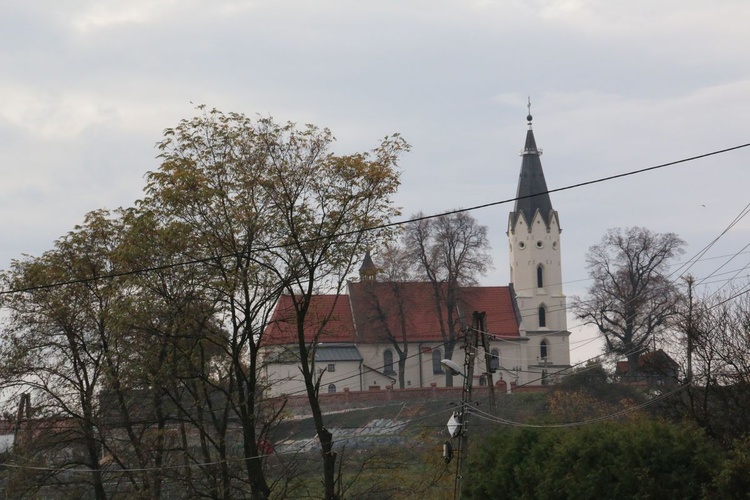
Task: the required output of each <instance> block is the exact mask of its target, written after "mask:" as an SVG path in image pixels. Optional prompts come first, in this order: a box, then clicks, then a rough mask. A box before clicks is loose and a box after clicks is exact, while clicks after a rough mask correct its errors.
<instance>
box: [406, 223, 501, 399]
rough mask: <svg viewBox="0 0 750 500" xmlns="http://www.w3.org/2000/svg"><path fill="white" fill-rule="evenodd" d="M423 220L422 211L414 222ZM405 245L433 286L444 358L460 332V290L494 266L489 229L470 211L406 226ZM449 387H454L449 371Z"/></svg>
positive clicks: (416, 266) (451, 348)
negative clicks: (478, 221) (488, 237)
mask: <svg viewBox="0 0 750 500" xmlns="http://www.w3.org/2000/svg"><path fill="white" fill-rule="evenodd" d="M422 217H424V214H422V213H421V212H420V213H418V214H416V215H414V216H413V217H412V218H413V219H420V218H422ZM403 242H404V246H405V247H406V248H407V250H408V251H409V252H410V254H411V255H413V259H414V265H415V269H416V274H417V276H418V277H421V278H424V279H426V280H427V281H429V282H430V284H431V285H432V292H433V300H434V303H435V311H436V313H437V317H438V321H439V323H440V332H441V335H442V339H443V341H444V342H445V357H446V358H447V359H452V358H453V350H454V348H455V345H456V340H457V338H458V332H459V331H460V330H461V321H462V317H461V314H462V312H461V311H459V309H458V307H459V303H460V299H461V287H462V286H470V285H474V284H476V282H477V279H478V277H479V276H482V275H484V274H485V273H486V272H487V271H488V270H489V269H490V268H491V267H492V257H491V256H490V253H489V241H488V240H487V227H486V226H482V225H479V224H478V223H477V221H476V219H474V218H473V217H472V216H471V215H470V214H468V213H467V212H459V213H454V214H449V215H442V216H440V217H436V218H433V219H422V220H417V221H416V222H413V223H411V224H409V225H407V227H406V233H405V236H404V239H403ZM445 382H446V385H448V386H452V385H453V376H452V375H451V373H450V371H447V372H446V374H445Z"/></svg>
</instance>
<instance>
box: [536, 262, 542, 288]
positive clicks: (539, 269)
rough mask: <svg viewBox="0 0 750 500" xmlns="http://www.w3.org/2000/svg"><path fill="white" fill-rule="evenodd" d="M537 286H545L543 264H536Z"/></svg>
mask: <svg viewBox="0 0 750 500" xmlns="http://www.w3.org/2000/svg"><path fill="white" fill-rule="evenodd" d="M536 287H537V288H544V270H543V269H542V265H541V264H539V265H538V266H536Z"/></svg>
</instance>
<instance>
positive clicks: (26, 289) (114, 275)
mask: <svg viewBox="0 0 750 500" xmlns="http://www.w3.org/2000/svg"><path fill="white" fill-rule="evenodd" d="M748 146H750V143H745V144H740V145H738V146H733V147H730V148H725V149H720V150H716V151H711V152H709V153H704V154H700V155H696V156H691V157H687V158H683V159H680V160H675V161H671V162H667V163H662V164H659V165H654V166H651V167H646V168H641V169H637V170H632V171H629V172H624V173H621V174H616V175H610V176H607V177H600V178H598V179H594V180H590V181H585V182H579V183H576V184H570V185H568V186H564V187H560V188H556V189H550V190H547V191H545V192H541V193H535V194H533V195H527V196H521V197H515V198H508V199H505V200H500V201H495V202H491V203H485V204H481V205H475V206H472V207H468V208H460V209H456V210H450V211H447V212H443V213H439V214H432V215H424V216H421V217H415V218H412V219H407V220H403V221H396V222H389V223H386V224H380V225H377V226H371V227H366V228H362V229H355V230H352V231H344V232H341V233H335V234H331V235H326V236H319V237H316V238H309V239H306V240H302V241H300V242H299V243H315V242H317V241H322V240H327V239H332V238H342V237H346V236H353V235H356V234H360V233H363V232H367V231H376V230H381V229H388V228H392V227H397V226H401V225H405V224H410V223H414V222H419V221H423V220H428V219H434V218H437V217H443V216H446V215H454V214H458V213H463V212H471V211H475V210H480V209H483V208H489V207H494V206H498V205H503V204H506V203H511V202H515V201H518V200H522V199H526V198H531V197H534V196H539V195H543V194H551V193H557V192H562V191H568V190H571V189H576V188H580V187H584V186H589V185H593V184H598V183H602V182H607V181H611V180H615V179H620V178H623V177H629V176H632V175H637V174H642V173H645V172H650V171H653V170H658V169H662V168H666V167H671V166H675V165H679V164H682V163H688V162H691V161H696V160H700V159H703V158H708V157H711V156H715V155H720V154H724V153H728V152H731V151H736V150H739V149H742V148H746V147H748ZM290 246H293V243H289V244H283V245H271V246H268V247H262V248H259V251H270V250H277V249H281V248H287V247H290ZM246 254H247V252H232V253H228V254H223V255H217V256H213V257H204V258H199V259H189V260H185V261H181V262H174V263H170V264H164V265H160V266H151V267H144V268H140V269H134V270H128V271H120V272H114V273H108V274H103V275H99V276H92V277H90V278H79V279H73V280H65V281H59V282H55V283H48V284H43V285H35V286H30V287H22V288H15V289H10V290H2V291H0V296H1V295H8V294H13V293H22V292H31V291H35V290H42V289H47V288H53V287H58V286H65V285H74V284H81V283H89V282H93V281H98V280H103V279H113V278H121V277H125V276H132V275H137V274H144V273H149V272H155V271H164V270H168V269H174V268H176V267H183V266H189V265H195V264H205V263H208V262H213V261H216V260H222V259H227V258H233V257H238V256H242V255H246Z"/></svg>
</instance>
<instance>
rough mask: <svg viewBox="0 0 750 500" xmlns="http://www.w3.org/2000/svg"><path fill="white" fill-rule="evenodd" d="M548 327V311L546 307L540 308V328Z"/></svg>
mask: <svg viewBox="0 0 750 500" xmlns="http://www.w3.org/2000/svg"><path fill="white" fill-rule="evenodd" d="M546 326H547V310H546V309H545V308H544V306H539V328H544V327H546Z"/></svg>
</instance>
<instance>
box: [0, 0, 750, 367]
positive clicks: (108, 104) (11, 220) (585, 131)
mask: <svg viewBox="0 0 750 500" xmlns="http://www.w3.org/2000/svg"><path fill="white" fill-rule="evenodd" d="M749 21H750V2H747V1H745V0H710V1H709V0H679V1H677V0H659V1H654V0H607V1H598V2H596V1H586V0H560V1H556V0H501V1H492V0H485V1H471V0H464V1H439V0H430V1H426V0H425V1H407V0H401V1H387V0H381V1H378V2H364V1H356V0H349V1H321V0H312V1H311V0H308V1H296V0H290V1H283V0H277V1H270V0H268V1H266V0H257V1H252V0H248V1H246V0H212V1H198V0H127V1H120V0H33V1H23V0H17V1H16V0H7V1H4V2H2V3H0V47H2V49H0V162H1V163H0V164H1V165H2V181H1V182H0V269H6V268H7V267H8V265H9V263H10V261H11V260H12V259H15V258H20V257H21V256H22V255H23V254H31V255H39V254H41V253H42V252H44V251H45V250H48V249H50V248H51V247H52V244H53V242H54V241H55V240H56V239H57V238H59V237H60V236H62V235H64V234H65V233H67V232H68V231H70V230H71V229H72V228H73V227H74V226H75V225H76V224H79V223H80V222H81V221H82V220H83V216H84V214H86V213H87V212H89V211H91V210H96V209H99V208H110V209H112V208H117V207H119V206H131V205H132V204H133V202H134V200H136V199H138V198H139V197H141V194H142V188H143V185H144V174H145V173H146V172H147V171H150V170H155V169H156V168H157V167H158V163H157V161H156V159H155V156H156V150H155V149H154V144H155V143H156V142H157V141H159V140H160V138H161V134H162V131H163V130H164V129H165V128H167V127H171V126H174V125H176V124H177V122H178V121H179V120H180V119H182V118H189V117H191V116H193V115H194V114H196V110H195V105H197V104H205V105H207V106H208V107H209V108H210V107H216V108H219V109H221V110H223V111H237V112H242V113H245V114H247V115H251V116H252V115H255V114H261V115H264V116H269V115H270V116H272V117H274V118H275V119H276V120H277V121H286V120H291V121H295V122H298V123H314V124H316V125H319V126H324V127H328V128H330V129H331V130H332V131H333V133H334V135H335V136H336V137H337V138H338V142H337V145H336V147H335V151H336V152H338V153H350V152H353V151H358V150H364V149H369V148H371V147H373V146H375V145H376V144H377V142H378V141H379V140H380V139H381V138H382V137H383V136H385V135H386V134H390V133H393V132H400V133H401V134H402V135H403V136H404V137H405V138H406V139H407V140H408V141H409V142H410V143H411V144H412V146H413V150H412V152H411V153H409V154H408V155H406V156H405V157H404V158H403V161H402V165H401V166H402V170H403V174H402V186H401V190H400V193H399V195H398V198H397V201H398V204H399V205H400V206H401V207H403V212H404V216H408V215H411V214H413V213H415V212H417V211H420V210H421V211H424V212H426V213H437V212H443V211H446V210H451V209H454V208H459V207H470V206H474V205H480V204H484V203H490V202H494V201H499V200H505V199H508V198H512V197H513V196H514V195H515V190H516V183H517V179H518V172H519V168H520V163H521V161H520V157H519V156H518V152H519V150H520V149H521V148H522V147H523V141H524V137H525V133H526V119H525V117H526V112H527V110H526V100H527V96H531V100H532V114H533V115H534V131H535V135H536V140H537V144H538V146H539V147H540V148H542V149H543V150H544V155H543V156H542V164H543V166H544V169H545V175H546V178H547V184H548V187H549V188H550V189H555V188H560V187H564V186H567V185H571V184H576V183H580V182H585V181H589V180H594V179H598V178H602V177H607V176H611V175H615V174H619V173H623V172H627V171H631V170H637V169H641V168H646V167H649V166H653V165H657V164H661V163H665V162H669V161H674V160H678V159H681V158H686V157H691V156H695V155H700V154H704V153H708V152H711V151H715V150H720V149H724V148H730V147H733V146H738V145H741V144H745V143H748V142H750V124H749V123H750V122H749V120H750V51H749V50H748V47H750V29H748V27H747V26H748V22H749ZM749 190H750V148H746V149H740V150H737V151H734V152H730V153H726V154H722V155H717V156H714V157H711V158H708V159H702V160H698V161H694V162H689V163H685V164H682V165H679V166H674V167H669V168H665V169H661V170H658V171H655V172H650V173H644V174H640V175H636V176H632V177H628V178H624V179H619V180H613V181H609V182H606V183H602V184H595V185H592V186H588V187H583V188H578V189H574V190H570V191H565V192H561V193H556V194H553V195H552V203H553V206H554V208H555V209H556V210H558V212H559V215H560V221H561V226H562V228H563V235H562V256H563V270H564V271H563V273H564V275H563V278H564V280H565V281H566V285H565V291H566V294H567V295H569V296H572V295H576V294H583V293H585V289H586V287H587V286H588V281H586V277H587V273H586V268H585V253H586V251H587V249H588V247H589V246H590V245H592V244H595V243H597V242H598V241H599V240H600V239H601V237H602V235H603V234H604V232H605V231H606V230H607V229H608V228H611V227H626V226H635V225H638V226H645V227H648V228H649V229H651V230H653V231H658V232H666V231H670V232H675V233H677V234H679V235H680V236H681V237H682V238H683V239H685V240H686V242H687V243H688V247H687V255H686V257H689V256H692V255H693V254H695V253H697V252H698V251H699V250H701V249H702V248H703V247H704V246H705V245H706V244H708V243H709V242H710V241H712V240H713V239H715V238H716V237H717V236H719V235H720V233H721V232H722V231H723V230H724V229H725V227H726V226H728V225H729V224H730V222H731V221H732V220H733V219H734V218H735V217H736V216H737V215H738V214H739V213H740V212H741V211H742V209H743V208H744V207H745V205H747V204H748V202H750V195H749V194H748V191H749ZM511 209H512V205H501V206H496V207H492V208H486V209H482V210H478V211H475V212H474V215H475V216H476V217H477V218H478V219H479V221H480V222H481V223H482V224H485V225H487V226H489V229H490V236H491V241H492V244H493V248H494V255H495V259H494V260H495V270H494V271H493V272H492V273H491V274H490V275H489V276H487V277H486V278H485V279H484V280H483V283H484V284H499V285H505V284H507V283H508V280H509V272H508V269H509V264H508V252H507V242H506V236H505V231H506V224H507V217H508V212H509V211H510V210H511ZM749 235H750V220H748V221H745V220H742V221H741V222H740V223H739V224H737V225H736V226H734V227H733V228H732V229H731V230H730V231H729V232H728V233H727V234H726V235H725V236H723V237H722V238H721V239H720V240H719V242H718V243H717V244H716V245H715V246H714V247H713V248H712V249H711V251H710V252H709V253H708V254H707V255H706V257H714V258H712V259H706V260H704V261H703V262H701V263H700V264H699V265H696V266H695V267H694V268H693V269H691V272H692V273H693V274H695V276H696V277H697V278H698V279H700V278H702V277H704V276H708V275H709V274H710V273H711V272H712V271H714V270H716V269H717V268H719V266H721V265H722V264H725V263H726V261H727V260H728V259H729V257H724V256H731V255H733V254H735V253H737V252H739V251H740V250H742V249H743V247H744V246H745V245H746V244H748V243H750V238H749V237H748V236H749ZM749 261H750V259H748V257H747V256H746V255H740V256H739V257H737V258H735V259H734V260H733V261H732V262H730V263H729V264H726V265H725V267H724V268H722V269H721V270H720V271H718V273H724V272H726V271H737V270H742V271H740V275H741V276H742V277H743V278H745V277H746V276H747V275H748V274H750V270H748V271H745V270H743V268H744V266H745V265H747V264H748V262H749ZM731 276H732V274H729V275H727V274H721V275H720V276H715V277H714V278H712V279H710V280H708V281H717V280H720V279H726V278H727V277H731ZM719 285H721V283H718V284H716V283H714V285H713V286H719ZM569 327H570V330H571V331H572V332H573V336H572V338H571V345H572V347H574V348H575V349H573V351H572V352H571V357H572V359H573V360H574V361H579V360H581V359H584V358H585V357H587V356H589V355H591V354H592V353H593V354H596V351H597V348H594V346H595V345H596V344H586V339H588V338H590V337H591V335H590V332H587V331H586V330H583V329H581V328H579V327H578V326H577V323H576V322H575V320H573V319H571V320H570V321H569Z"/></svg>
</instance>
